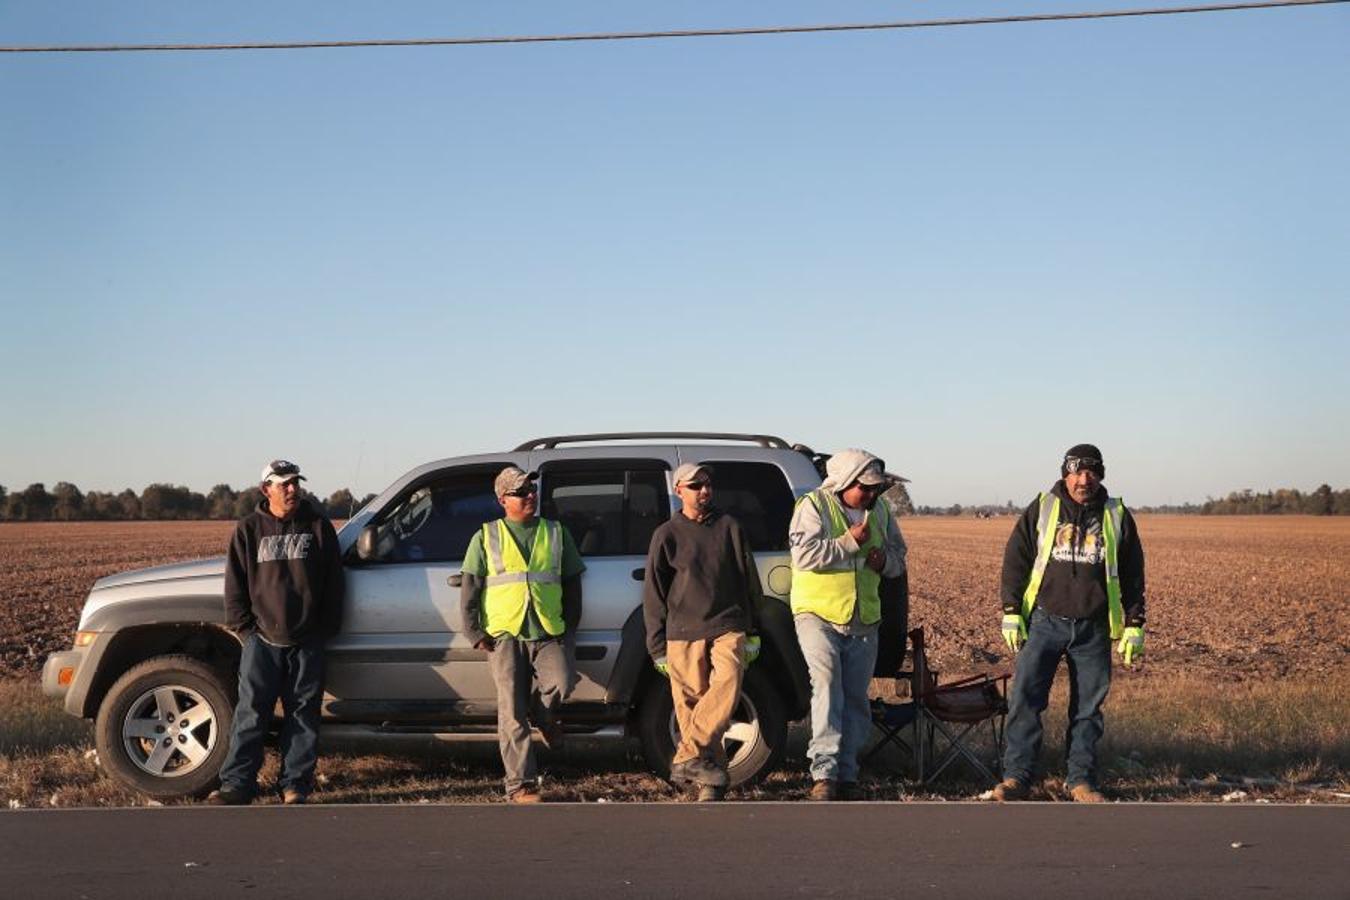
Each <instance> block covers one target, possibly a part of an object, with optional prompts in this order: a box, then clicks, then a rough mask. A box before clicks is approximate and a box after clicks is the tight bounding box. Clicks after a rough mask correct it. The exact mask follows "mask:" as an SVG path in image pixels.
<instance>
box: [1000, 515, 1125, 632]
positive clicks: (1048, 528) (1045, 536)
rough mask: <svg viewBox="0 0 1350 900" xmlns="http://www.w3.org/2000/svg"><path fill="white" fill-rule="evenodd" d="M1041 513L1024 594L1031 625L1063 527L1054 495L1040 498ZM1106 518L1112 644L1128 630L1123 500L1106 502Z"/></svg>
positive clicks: (1024, 609)
mask: <svg viewBox="0 0 1350 900" xmlns="http://www.w3.org/2000/svg"><path fill="white" fill-rule="evenodd" d="M1040 504H1041V513H1040V516H1039V517H1038V518H1037V519H1036V563H1035V565H1033V566H1032V567H1031V578H1030V579H1029V580H1028V581H1027V587H1026V590H1025V591H1023V592H1022V618H1023V619H1026V620H1028V621H1030V619H1031V610H1032V608H1033V607H1034V606H1035V605H1036V595H1037V594H1039V593H1040V591H1041V581H1042V580H1043V579H1044V578H1045V567H1046V566H1047V565H1048V564H1049V563H1050V551H1051V550H1053V549H1054V545H1055V528H1056V527H1057V526H1058V525H1059V505H1060V504H1059V498H1058V497H1056V496H1055V495H1054V494H1046V493H1042V494H1041V495H1040ZM1105 513H1106V514H1105V515H1103V516H1102V542H1103V543H1104V544H1105V545H1106V615H1107V618H1108V620H1109V621H1110V624H1111V640H1113V641H1114V640H1117V639H1118V638H1119V637H1120V635H1121V633H1122V632H1123V631H1124V629H1125V611H1124V607H1122V606H1121V603H1120V567H1119V565H1118V562H1119V557H1120V529H1121V525H1122V524H1123V523H1124V521H1125V504H1124V502H1122V501H1121V499H1120V498H1119V497H1110V498H1108V499H1107V501H1106V508H1105Z"/></svg>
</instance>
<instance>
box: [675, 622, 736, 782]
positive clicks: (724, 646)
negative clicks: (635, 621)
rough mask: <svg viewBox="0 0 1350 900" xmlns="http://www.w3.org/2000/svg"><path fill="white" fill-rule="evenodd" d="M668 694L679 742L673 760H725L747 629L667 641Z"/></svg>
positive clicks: (677, 761)
mask: <svg viewBox="0 0 1350 900" xmlns="http://www.w3.org/2000/svg"><path fill="white" fill-rule="evenodd" d="M666 663H667V664H668V665H669V667H670V693H671V696H672V697H673V698H674V700H675V721H676V722H677V723H679V726H680V742H679V744H678V745H677V746H676V747H675V758H674V759H673V760H671V762H672V764H674V763H682V762H688V761H689V760H691V759H695V758H696V757H700V756H702V757H704V758H706V759H712V760H715V761H716V762H717V763H718V764H719V765H722V766H725V765H726V764H727V755H726V751H725V750H724V749H723V747H722V735H723V734H725V733H726V730H727V726H728V725H730V724H731V714H732V713H733V712H735V711H736V702H737V701H738V700H739V699H740V696H741V679H742V678H744V677H745V633H744V632H741V631H729V632H727V633H726V634H723V635H719V636H717V637H715V638H707V639H704V640H698V641H667V642H666Z"/></svg>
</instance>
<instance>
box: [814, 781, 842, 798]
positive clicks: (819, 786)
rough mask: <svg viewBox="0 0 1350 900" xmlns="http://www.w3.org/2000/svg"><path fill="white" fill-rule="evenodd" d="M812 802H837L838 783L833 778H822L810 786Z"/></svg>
mask: <svg viewBox="0 0 1350 900" xmlns="http://www.w3.org/2000/svg"><path fill="white" fill-rule="evenodd" d="M810 797H811V799H812V800H837V799H839V782H837V781H835V780H834V779H833V778H822V779H820V780H819V781H817V782H816V783H815V784H813V785H811V794H810Z"/></svg>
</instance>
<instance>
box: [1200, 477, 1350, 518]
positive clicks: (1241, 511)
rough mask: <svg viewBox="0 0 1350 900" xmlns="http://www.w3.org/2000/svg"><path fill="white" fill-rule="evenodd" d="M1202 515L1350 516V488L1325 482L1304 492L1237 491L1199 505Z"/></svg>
mask: <svg viewBox="0 0 1350 900" xmlns="http://www.w3.org/2000/svg"><path fill="white" fill-rule="evenodd" d="M1199 512H1200V515H1202V516H1282V515H1283V516H1291V515H1308V516H1350V488H1347V489H1345V490H1339V491H1334V490H1332V489H1331V485H1329V484H1323V485H1320V486H1318V488H1317V490H1315V491H1313V492H1312V493H1309V494H1305V493H1303V492H1302V491H1300V490H1298V488H1280V489H1279V490H1276V491H1266V492H1265V493H1264V494H1258V493H1256V492H1254V491H1250V490H1246V491H1234V492H1233V493H1231V494H1229V495H1228V496H1227V497H1225V498H1223V499H1222V500H1215V499H1214V498H1212V497H1211V498H1210V499H1208V500H1206V501H1205V502H1204V503H1203V504H1202V505H1201V506H1200V510H1199Z"/></svg>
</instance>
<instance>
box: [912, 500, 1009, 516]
mask: <svg viewBox="0 0 1350 900" xmlns="http://www.w3.org/2000/svg"><path fill="white" fill-rule="evenodd" d="M1025 508H1026V506H1025V505H1023V506H1018V505H1017V504H1016V503H1013V502H1012V501H1011V500H1009V501H1008V502H1007V503H1005V504H1003V505H1002V506H996V505H995V504H993V503H985V504H982V505H980V506H962V505H961V504H960V503H953V504H952V505H951V506H919V507H916V508H915V510H914V511H915V512H917V513H918V514H919V515H921V516H974V517H975V518H977V519H992V518H993V517H994V516H1016V515H1020V514H1021V512H1022V510H1023V509H1025Z"/></svg>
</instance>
